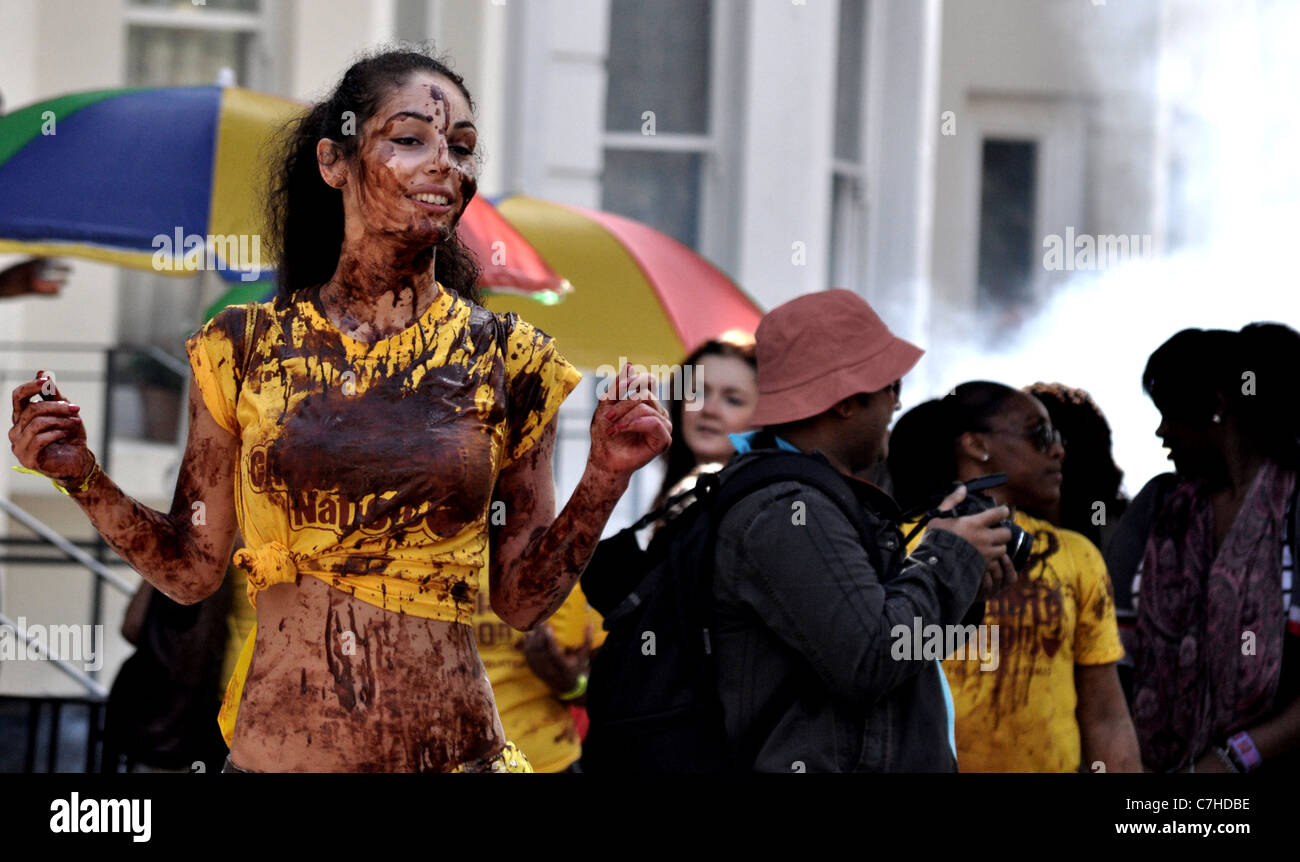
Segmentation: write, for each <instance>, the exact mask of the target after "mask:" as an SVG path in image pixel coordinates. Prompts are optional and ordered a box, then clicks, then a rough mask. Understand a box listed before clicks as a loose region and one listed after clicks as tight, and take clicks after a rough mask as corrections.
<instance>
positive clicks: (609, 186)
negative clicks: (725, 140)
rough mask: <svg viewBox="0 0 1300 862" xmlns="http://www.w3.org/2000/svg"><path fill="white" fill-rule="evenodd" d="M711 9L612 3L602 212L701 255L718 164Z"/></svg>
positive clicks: (699, 4) (692, 4) (671, 2)
mask: <svg viewBox="0 0 1300 862" xmlns="http://www.w3.org/2000/svg"><path fill="white" fill-rule="evenodd" d="M713 19H714V8H713V4H711V3H709V2H708V0H662V2H657V3H643V2H641V0H612V2H611V3H610V25H609V60H608V69H609V79H608V80H609V83H608V91H607V94H606V100H605V130H606V131H605V173H604V178H603V184H602V187H603V192H602V193H603V197H602V201H601V206H602V208H603V209H606V210H609V211H610V212H615V213H619V214H620V215H625V216H627V217H629V218H633V219H636V220H638V221H641V222H645V223H646V224H648V225H651V226H652V227H655V228H657V229H659V230H661V231H663V232H664V233H666V234H668V235H669V236H672V237H675V238H676V239H678V240H680V241H681V242H683V243H684V244H686V245H688V246H691V247H692V248H697V249H698V248H700V247H701V238H702V227H701V219H702V215H701V210H702V198H703V194H704V192H703V189H702V184H703V182H704V174H705V171H706V170H707V167H708V163H709V159H710V158H711V157H713V156H715V155H716V151H717V146H716V137H715V136H716V129H715V128H714V124H713V122H712V120H711V115H710V111H711V103H712V96H711V91H712V83H713V76H712V73H711V70H712V67H713V64H714V63H715V62H716V60H717V58H716V57H715V44H714V20H713Z"/></svg>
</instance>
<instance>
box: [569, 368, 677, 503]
mask: <svg viewBox="0 0 1300 862" xmlns="http://www.w3.org/2000/svg"><path fill="white" fill-rule="evenodd" d="M656 388H657V386H656V381H655V378H654V376H653V375H651V374H648V373H645V374H637V375H633V374H632V366H631V365H628V364H625V365H624V366H623V370H622V371H620V372H619V374H618V377H617V378H616V379H615V380H614V382H613V383H612V384H610V386H609V388H608V389H606V390H605V392H604V393H603V394H602V395H601V396H600V400H599V401H598V402H597V403H596V413H595V415H594V416H592V419H591V453H590V454H589V455H588V456H587V460H588V462H589V463H590V464H591V465H592V466H593V467H596V468H597V469H601V470H604V471H607V472H609V473H612V474H615V475H617V476H619V477H622V478H626V477H630V476H631V475H632V474H633V473H635V472H636V471H637V470H639V469H641V468H642V467H644V466H645V465H646V464H648V463H650V461H651V460H652V459H653V458H654V457H655V456H656V455H658V454H659V453H660V452H663V451H664V450H665V449H667V448H668V444H669V443H671V442H672V422H671V421H670V420H669V418H668V411H667V410H666V409H665V408H664V406H663V405H662V404H660V403H659V398H658V396H657V394H656V392H655V390H656Z"/></svg>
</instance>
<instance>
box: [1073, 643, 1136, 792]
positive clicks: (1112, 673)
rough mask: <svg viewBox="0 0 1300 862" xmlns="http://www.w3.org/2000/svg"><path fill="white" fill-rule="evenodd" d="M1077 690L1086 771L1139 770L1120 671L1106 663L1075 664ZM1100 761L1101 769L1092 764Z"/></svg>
mask: <svg viewBox="0 0 1300 862" xmlns="http://www.w3.org/2000/svg"><path fill="white" fill-rule="evenodd" d="M1074 688H1075V691H1076V692H1077V693H1078V698H1079V700H1078V704H1079V705H1078V709H1077V714H1078V719H1079V733H1080V735H1081V736H1082V738H1083V768H1084V771H1085V772H1141V771H1142V757H1141V755H1140V754H1139V753H1138V741H1137V732H1136V731H1134V729H1133V719H1132V718H1131V717H1130V716H1129V712H1128V704H1127V703H1126V702H1125V701H1124V689H1123V688H1122V687H1121V686H1120V684H1119V672H1118V671H1117V670H1116V666H1115V663H1114V662H1111V663H1109V664H1097V665H1085V664H1078V665H1075V666H1074ZM1098 762H1100V763H1101V764H1102V765H1103V768H1102V769H1096V770H1094V769H1093V768H1092V765H1093V764H1095V763H1098Z"/></svg>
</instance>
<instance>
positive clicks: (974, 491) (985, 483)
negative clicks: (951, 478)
mask: <svg viewBox="0 0 1300 862" xmlns="http://www.w3.org/2000/svg"><path fill="white" fill-rule="evenodd" d="M1006 481H1007V474H1006V473H992V474H990V475H988V476H980V477H979V478H978V479H971V480H970V481H969V482H958V483H957V484H958V485H965V486H966V499H964V500H962V501H961V502H960V503H958V504H957V505H956V506H954V507H953V508H952V511H953V513H954V514H955V515H956V516H957V517H961V516H963V515H978V514H979V513H980V512H983V511H986V510H988V509H992V508H993V507H994V506H997V505H999V504H998V503H997V502H996V501H995V500H993V498H991V497H988V496H985V495H984V494H981V493H980V491H983V490H985V489H987V488H996V487H997V486H998V485H1002V484H1004V483H1005V482H1006ZM953 490H956V485H954V486H953V488H952V489H950V490H949V491H948V492H947V493H945V494H944V496H945V497H946V496H947V495H948V494H950V493H952V491H953ZM1000 526H1003V527H1006V528H1007V529H1008V530H1010V531H1011V538H1010V539H1009V540H1008V541H1007V556H1008V557H1010V558H1011V565H1012V567H1013V568H1014V569H1015V570H1016V571H1020V570H1021V569H1023V568H1024V567H1025V566H1026V565H1028V563H1029V555H1030V554H1032V553H1033V551H1034V537H1033V536H1031V535H1029V533H1027V532H1025V531H1024V530H1022V529H1021V528H1020V527H1019V526H1018V525H1017V524H1016V523H1015V522H1014V521H1012V520H1011V519H1009V518H1008V519H1007V520H1004V521H1003V522H1002V523H1001V525H1000Z"/></svg>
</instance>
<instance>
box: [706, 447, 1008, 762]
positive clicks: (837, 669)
mask: <svg viewBox="0 0 1300 862" xmlns="http://www.w3.org/2000/svg"><path fill="white" fill-rule="evenodd" d="M769 451H770V450H769ZM763 454H764V450H756V451H754V452H749V453H746V454H743V455H738V456H736V457H735V458H733V459H732V461H731V463H729V464H728V466H727V468H726V470H724V472H723V474H722V475H721V478H722V480H723V481H724V482H725V480H726V477H727V473H728V472H729V471H732V470H734V469H736V468H737V467H738V466H739V465H741V464H743V463H745V462H746V461H747V460H748V459H751V458H760V457H763ZM810 457H819V458H820V457H822V456H821V455H820V454H819V453H813V454H812V455H810ZM846 482H848V483H849V484H850V485H852V486H853V487H854V492H855V494H856V495H857V496H858V498H859V500H861V501H864V506H863V509H862V512H861V515H862V517H863V518H864V519H865V520H866V525H867V526H868V528H869V532H870V534H871V535H873V536H874V537H875V541H876V542H877V544H878V548H879V552H880V557H879V559H880V560H881V568H882V569H883V571H876V569H875V567H873V566H872V564H871V562H870V559H869V555H868V553H867V551H866V550H865V549H864V548H863V545H862V541H861V539H860V538H859V535H860V534H859V531H858V530H857V529H856V528H855V526H854V525H853V524H851V523H850V522H849V520H848V519H847V518H846V517H845V516H844V515H843V514H842V513H841V510H840V508H839V507H838V506H836V505H835V503H834V502H832V501H831V500H830V499H829V498H828V497H826V496H825V495H824V494H822V493H821V492H820V491H817V490H816V489H814V488H812V487H811V486H808V485H805V484H801V483H799V482H780V483H777V484H775V485H771V486H768V487H767V488H764V489H762V490H760V491H757V492H755V493H753V494H751V495H749V496H748V497H746V498H745V499H743V500H741V501H740V502H738V503H737V504H736V505H735V507H734V508H732V510H731V511H730V512H728V513H727V515H726V517H725V518H724V519H723V521H722V524H721V526H720V528H719V534H718V543H717V548H716V558H715V559H716V569H715V573H714V597H715V602H716V604H715V614H716V616H715V621H714V623H715V631H716V657H717V668H718V689H719V695H720V696H721V699H722V704H723V712H724V716H725V721H726V726H727V736H728V742H729V744H730V745H732V746H733V748H739V746H740V745H741V740H746V739H748V738H749V734H750V733H752V730H751V729H752V727H753V726H754V725H755V722H758V721H767V722H768V723H769V726H771V727H772V728H773V729H772V730H771V732H770V733H766V739H765V741H764V742H763V743H762V744H761V746H760V747H759V751H758V757H757V760H756V761H755V767H754V768H755V770H756V771H761V772H804V771H807V772H953V771H956V768H957V767H956V761H955V758H954V756H953V752H952V749H951V747H950V746H949V739H948V714H947V709H946V706H945V702H944V695H943V689H942V685H943V683H942V681H941V680H940V674H941V673H942V671H941V670H940V668H939V666H938V663H937V662H936V661H934V660H933V659H922V658H916V659H912V660H906V659H904V660H898V659H895V658H894V651H893V649H892V647H893V645H894V637H893V635H892V632H893V629H894V627H895V626H896V625H900V624H901V625H905V626H907V627H908V630H909V631H910V630H911V628H912V626H913V625H914V619H915V618H917V617H919V618H920V620H921V623H922V625H927V624H938V625H950V624H951V625H956V624H959V623H961V622H963V617H964V616H965V615H966V614H967V612H968V610H970V609H971V607H972V604H973V602H974V598H975V594H976V592H977V591H978V589H979V584H980V581H981V578H982V575H983V572H984V560H983V558H982V557H981V556H980V554H979V552H978V551H977V550H976V549H975V548H974V547H973V546H972V545H971V544H970V543H968V542H966V541H965V540H964V539H962V538H961V537H959V536H957V535H956V534H954V533H952V532H949V531H945V530H930V531H927V533H926V536H925V539H924V541H922V542H921V544H920V545H918V546H917V549H916V551H915V553H914V554H913V555H912V556H910V557H908V556H906V555H905V551H904V548H903V537H902V534H901V533H900V532H899V530H898V529H897V528H896V527H893V526H891V525H890V524H889V523H888V522H887V520H886V519H888V518H894V517H896V516H897V507H896V506H895V504H894V503H893V501H892V500H891V499H890V498H889V497H888V496H887V495H885V494H884V492H882V491H880V490H879V489H877V488H875V487H874V486H871V485H869V484H867V483H865V482H859V481H857V480H852V479H848V478H847V477H846ZM798 504H802V505H798ZM981 616H982V614H981ZM972 621H973V622H979V620H978V619H976V620H971V619H966V620H965V622H967V623H969V622H972ZM774 701H775V702H774ZM769 717H774V718H775V720H771V719H770V718H769ZM735 753H736V752H735V751H733V755H734V754H735Z"/></svg>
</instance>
